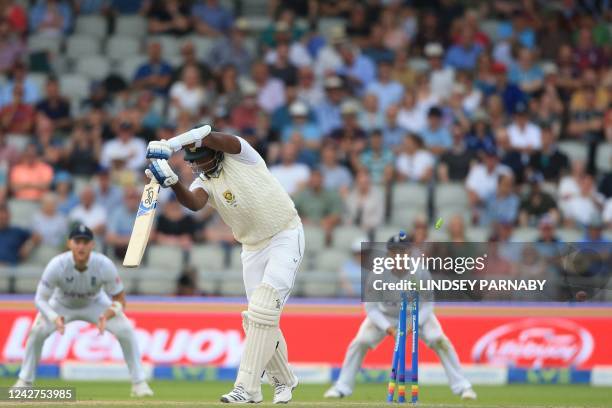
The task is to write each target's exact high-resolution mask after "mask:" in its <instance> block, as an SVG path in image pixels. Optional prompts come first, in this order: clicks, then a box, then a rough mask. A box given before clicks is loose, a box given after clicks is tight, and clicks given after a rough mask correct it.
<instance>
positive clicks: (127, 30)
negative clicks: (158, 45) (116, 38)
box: [115, 16, 147, 38]
mask: <svg viewBox="0 0 612 408" xmlns="http://www.w3.org/2000/svg"><path fill="white" fill-rule="evenodd" d="M115 34H120V35H126V36H129V37H134V38H143V37H144V36H145V35H146V34H147V20H146V19H145V18H144V17H141V16H119V17H117V23H116V26H115Z"/></svg>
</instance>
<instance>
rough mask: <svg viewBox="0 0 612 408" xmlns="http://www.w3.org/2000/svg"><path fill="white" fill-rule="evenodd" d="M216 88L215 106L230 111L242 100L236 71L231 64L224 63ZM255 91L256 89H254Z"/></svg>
mask: <svg viewBox="0 0 612 408" xmlns="http://www.w3.org/2000/svg"><path fill="white" fill-rule="evenodd" d="M219 76H220V78H218V81H217V85H216V90H217V100H216V102H215V103H216V104H217V106H222V107H224V108H225V109H226V110H227V111H231V110H232V109H233V108H234V107H235V106H236V105H238V104H239V103H240V102H241V101H242V92H241V87H240V84H239V83H238V71H237V70H236V67H235V66H233V65H225V66H223V68H222V69H221V73H220V74H219ZM255 91H256V89H255Z"/></svg>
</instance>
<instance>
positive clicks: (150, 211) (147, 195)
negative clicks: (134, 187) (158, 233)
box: [123, 178, 160, 268]
mask: <svg viewBox="0 0 612 408" xmlns="http://www.w3.org/2000/svg"><path fill="white" fill-rule="evenodd" d="M159 187H160V186H159V183H158V182H157V180H155V178H153V179H151V182H150V183H149V184H147V185H146V186H145V188H144V191H143V192H142V197H141V199H140V205H139V206H138V212H137V213H136V220H135V221H134V227H133V228H132V235H131V236H130V242H129V244H128V247H127V251H126V252H125V258H123V266H125V267H127V268H136V267H137V266H139V265H140V262H141V261H142V255H143V254H144V251H145V248H146V247H147V242H148V241H149V235H150V234H151V226H152V225H153V220H154V219H155V210H156V208H157V195H158V194H159Z"/></svg>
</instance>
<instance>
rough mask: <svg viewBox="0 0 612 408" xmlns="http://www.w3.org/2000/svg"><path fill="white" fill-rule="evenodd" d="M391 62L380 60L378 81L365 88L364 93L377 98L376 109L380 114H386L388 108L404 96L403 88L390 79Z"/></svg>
mask: <svg viewBox="0 0 612 408" xmlns="http://www.w3.org/2000/svg"><path fill="white" fill-rule="evenodd" d="M391 64H392V62H391V60H382V61H380V62H379V64H378V79H377V80H376V81H374V82H370V84H369V85H368V86H367V88H366V93H368V94H374V95H376V96H377V97H378V109H379V111H380V112H383V113H384V112H387V109H388V108H389V106H391V105H393V104H397V103H399V102H400V101H401V99H402V96H404V87H403V86H402V84H400V83H399V82H397V81H394V80H393V79H392V78H391V74H392V68H393V66H392V65H391Z"/></svg>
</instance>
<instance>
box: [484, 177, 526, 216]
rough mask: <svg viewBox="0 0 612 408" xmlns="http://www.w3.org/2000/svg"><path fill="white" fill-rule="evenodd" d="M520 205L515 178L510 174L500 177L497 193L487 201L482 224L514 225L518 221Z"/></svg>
mask: <svg viewBox="0 0 612 408" xmlns="http://www.w3.org/2000/svg"><path fill="white" fill-rule="evenodd" d="M520 204H521V202H520V200H519V197H518V195H517V194H516V193H515V192H514V178H513V177H512V176H511V175H509V174H506V175H503V176H500V177H499V179H498V182H497V191H496V192H495V193H494V194H493V195H491V196H490V197H489V198H488V199H487V201H486V211H485V216H484V217H483V218H482V219H481V223H482V224H483V225H488V224H492V223H501V224H505V223H507V224H510V225H514V224H515V223H516V221H517V219H518V214H519V207H520Z"/></svg>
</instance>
